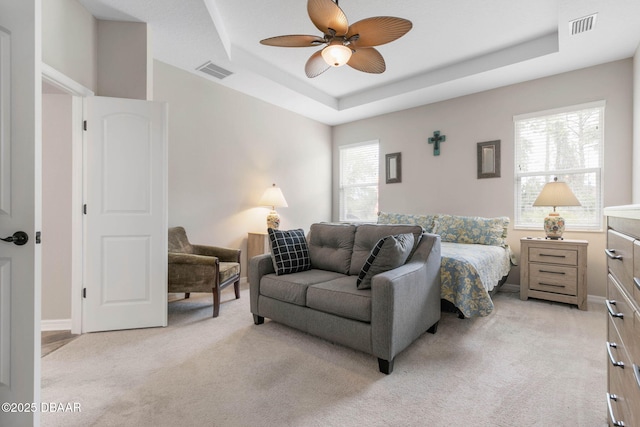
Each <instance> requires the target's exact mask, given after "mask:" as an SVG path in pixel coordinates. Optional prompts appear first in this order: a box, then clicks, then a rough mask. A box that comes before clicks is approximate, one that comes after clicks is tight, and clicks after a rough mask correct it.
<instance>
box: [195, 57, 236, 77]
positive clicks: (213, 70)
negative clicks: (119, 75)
mask: <svg viewBox="0 0 640 427" xmlns="http://www.w3.org/2000/svg"><path fill="white" fill-rule="evenodd" d="M196 70H198V71H202V72H203V73H205V74H209V75H210V76H213V77H215V78H217V79H224V78H225V77H229V76H230V75H231V74H233V73H232V72H231V71H229V70H225V69H224V68H222V67H218V66H217V65H216V64H214V63H212V62H211V61H207V62H206V63H204V64H203V65H201V66H199V67H198V68H196Z"/></svg>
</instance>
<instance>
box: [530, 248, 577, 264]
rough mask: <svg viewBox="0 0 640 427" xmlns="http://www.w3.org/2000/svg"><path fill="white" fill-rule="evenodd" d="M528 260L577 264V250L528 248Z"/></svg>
mask: <svg viewBox="0 0 640 427" xmlns="http://www.w3.org/2000/svg"><path fill="white" fill-rule="evenodd" d="M529 261H530V262H542V263H545V264H546V263H552V264H563V265H578V251H576V250H572V249H547V248H535V247H534V248H529Z"/></svg>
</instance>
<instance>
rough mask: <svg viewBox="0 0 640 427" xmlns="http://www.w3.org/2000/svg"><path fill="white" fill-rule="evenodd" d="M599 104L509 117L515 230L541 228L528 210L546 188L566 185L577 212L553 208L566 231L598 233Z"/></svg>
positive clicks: (538, 216) (542, 211) (539, 210)
mask: <svg viewBox="0 0 640 427" xmlns="http://www.w3.org/2000/svg"><path fill="white" fill-rule="evenodd" d="M604 106H605V103H604V101H601V102H594V103H589V104H582V105H575V106H572V107H567V108H562V109H558V110H553V111H543V112H540V113H534V114H526V115H521V116H516V117H514V127H515V150H514V151H515V168H516V170H515V179H516V185H515V191H516V194H515V203H516V206H515V224H514V227H515V228H536V229H537V228H540V227H541V225H542V223H543V221H544V217H545V216H546V215H547V214H548V213H549V212H551V211H552V210H553V208H552V207H535V208H534V207H533V206H532V205H533V202H534V201H535V200H536V197H538V194H540V191H541V190H542V187H543V186H544V184H546V183H547V182H550V181H553V179H554V178H555V177H557V178H558V181H564V182H566V183H567V184H568V185H569V187H570V188H571V190H573V193H574V194H575V195H576V197H577V198H578V200H579V201H580V203H581V204H582V206H572V207H558V208H557V210H558V211H559V212H561V214H562V216H563V217H564V218H565V219H566V222H567V229H568V230H594V231H595V230H601V229H602V165H603V160H602V157H603V142H604V141H603V140H604Z"/></svg>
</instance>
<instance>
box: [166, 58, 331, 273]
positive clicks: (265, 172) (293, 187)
mask: <svg viewBox="0 0 640 427" xmlns="http://www.w3.org/2000/svg"><path fill="white" fill-rule="evenodd" d="M154 97H155V100H157V101H166V102H168V103H169V226H176V225H181V226H184V227H185V228H186V230H187V235H188V236H189V240H190V241H191V242H193V243H202V244H212V245H217V246H228V247H234V248H241V249H242V251H243V254H246V241H247V233H248V232H256V231H257V232H260V231H262V232H266V216H267V214H268V213H269V209H267V208H265V207H260V206H258V202H259V199H260V197H261V196H262V193H263V192H264V190H266V189H267V187H269V186H271V184H272V183H276V184H277V185H278V186H279V187H280V188H281V189H282V192H283V194H284V197H285V198H286V200H287V203H288V205H289V207H287V208H278V209H277V211H278V213H279V214H280V217H281V224H280V228H281V229H291V228H304V229H305V231H308V230H309V225H311V224H312V223H313V222H317V221H328V220H330V219H331V128H330V127H329V126H327V125H324V124H321V123H318V122H316V121H313V120H310V119H307V118H304V117H302V116H300V115H297V114H295V113H292V112H290V111H287V110H284V109H281V108H279V107H274V106H273V105H270V104H267V103H265V102H263V101H259V100H257V99H255V98H252V97H250V96H247V95H244V94H241V93H239V92H236V91H234V90H233V89H229V88H227V87H224V86H221V85H218V84H216V83H214V82H211V81H209V80H207V79H205V78H202V77H199V76H196V75H193V74H191V73H187V72H185V71H182V70H180V69H178V68H175V67H173V66H171V65H168V64H165V63H162V62H158V61H156V62H155V64H154ZM244 259H245V255H243V260H244ZM242 269H243V271H242V275H243V276H246V274H247V268H246V262H243V265H242Z"/></svg>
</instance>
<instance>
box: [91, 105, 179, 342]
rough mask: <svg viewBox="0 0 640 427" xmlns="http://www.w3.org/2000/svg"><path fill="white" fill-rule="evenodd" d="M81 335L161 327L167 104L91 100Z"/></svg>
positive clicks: (164, 298)
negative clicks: (84, 333) (83, 333)
mask: <svg viewBox="0 0 640 427" xmlns="http://www.w3.org/2000/svg"><path fill="white" fill-rule="evenodd" d="M86 100H87V112H86V114H85V118H86V120H87V125H86V126H87V131H86V136H87V137H86V138H85V142H86V143H85V155H86V159H85V203H86V215H85V216H84V217H85V279H84V288H85V289H84V291H85V292H86V295H85V297H84V299H83V306H82V330H83V332H94V331H106V330H116V329H132V328H145V327H153V326H166V325H167V129H166V126H167V105H166V104H164V103H159V102H150V101H138V100H131V99H120V98H104V97H89V98H86Z"/></svg>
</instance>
